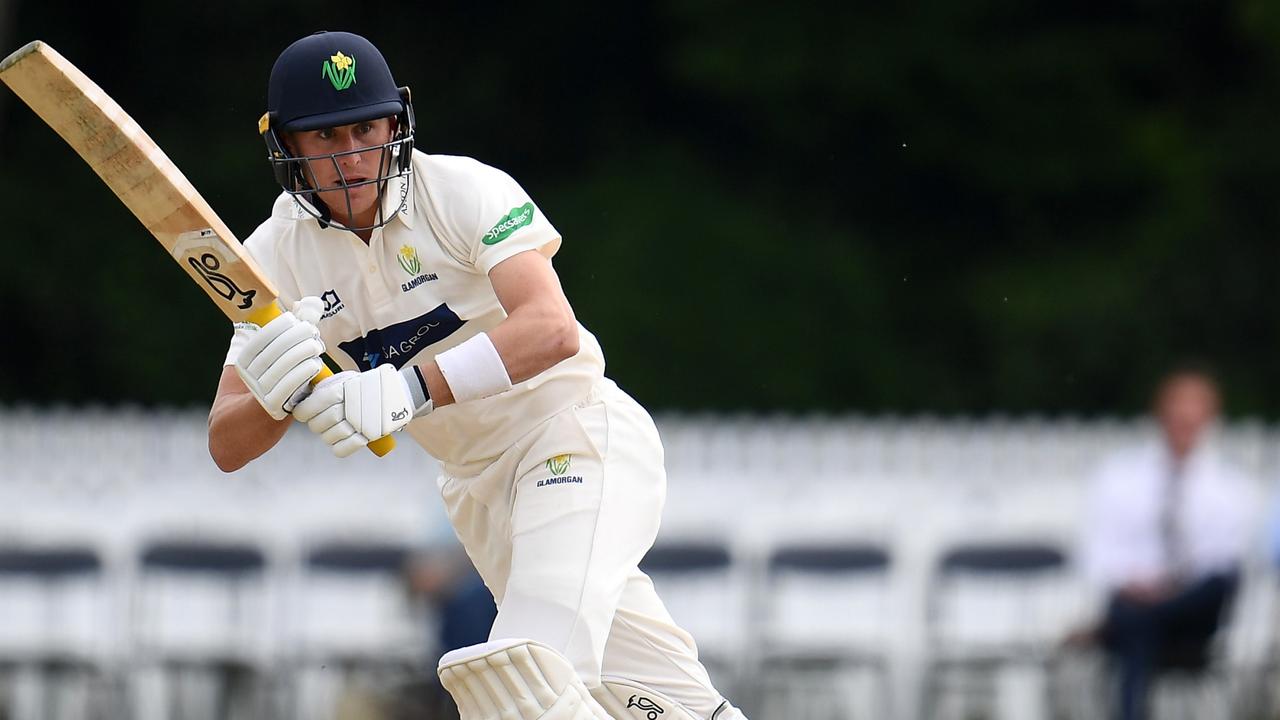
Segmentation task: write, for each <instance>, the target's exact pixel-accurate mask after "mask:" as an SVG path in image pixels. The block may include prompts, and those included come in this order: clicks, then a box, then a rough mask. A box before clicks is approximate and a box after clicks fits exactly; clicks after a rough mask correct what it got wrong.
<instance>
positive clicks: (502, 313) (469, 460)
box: [209, 32, 745, 720]
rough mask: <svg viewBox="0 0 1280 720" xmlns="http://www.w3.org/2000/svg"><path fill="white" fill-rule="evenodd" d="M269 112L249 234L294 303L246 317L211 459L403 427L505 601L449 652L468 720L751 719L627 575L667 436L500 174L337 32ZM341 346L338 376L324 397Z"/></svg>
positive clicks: (299, 52) (651, 515) (556, 241)
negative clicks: (267, 202)
mask: <svg viewBox="0 0 1280 720" xmlns="http://www.w3.org/2000/svg"><path fill="white" fill-rule="evenodd" d="M267 107H268V112H267V113H266V114H265V115H264V116H263V118H262V120H261V121H260V122H259V131H260V133H261V134H262V137H263V139H264V140H265V141H266V145H267V149H268V160H269V162H270V166H271V168H272V171H273V172H274V174H275V178H276V180H277V182H278V183H279V184H280V187H281V189H282V190H283V193H282V194H281V195H280V196H279V197H278V198H277V199H276V201H275V204H274V206H273V207H272V211H271V217H270V218H269V219H268V220H267V221H266V222H264V223H263V224H262V225H261V226H259V227H258V229H257V230H255V231H254V233H253V234H252V235H251V236H250V237H249V238H248V239H247V240H246V241H245V246H246V248H247V249H248V251H249V252H250V253H251V254H252V256H253V257H254V259H255V260H256V261H257V262H258V263H259V264H260V265H261V266H262V269H263V271H264V272H265V273H266V274H267V275H268V276H269V277H270V278H271V280H272V281H273V282H274V283H275V284H276V286H277V288H278V290H279V292H280V299H281V303H282V304H283V305H284V307H291V308H292V311H291V312H286V313H284V314H283V315H281V316H280V317H278V318H276V319H275V320H272V321H271V322H270V323H268V324H266V325H265V326H262V327H259V326H257V325H253V324H249V323H243V324H239V325H238V326H237V327H236V328H235V332H234V335H233V339H232V341H231V346H230V350H229V352H228V353H227V359H226V365H225V367H224V368H223V371H222V376H221V379H220V381H219V383H218V390H217V396H216V398H215V399H214V403H213V408H212V410H211V411H210V415H209V450H210V453H211V454H212V456H213V458H214V460H215V461H216V462H217V464H218V466H219V467H220V468H222V469H223V470H225V471H232V470H236V469H238V468H240V467H243V466H244V465H245V464H246V463H248V462H250V461H251V460H253V459H254V458H256V457H258V456H259V455H261V454H262V453H264V452H266V451H267V450H268V449H270V448H271V447H272V446H273V445H275V444H276V442H278V441H279V439H280V438H281V437H282V436H283V435H284V433H285V431H286V430H288V428H289V427H290V425H291V423H292V420H293V419H294V418H296V419H297V420H300V421H302V422H305V423H306V424H307V427H309V428H310V429H311V431H312V432H314V433H316V434H317V435H319V436H320V438H321V439H322V440H323V441H324V442H325V443H327V444H328V445H329V447H330V449H331V450H332V451H333V453H334V454H336V455H337V456H339V457H345V456H347V455H350V454H351V453H353V452H356V451H357V450H360V449H361V448H363V447H364V446H365V445H366V444H368V443H369V442H370V440H373V439H376V438H379V437H382V436H384V435H388V434H390V433H393V432H396V431H399V430H405V431H406V432H407V433H408V434H409V435H410V436H411V437H412V438H413V439H414V440H416V441H417V442H418V443H419V444H420V445H421V446H422V447H423V448H425V449H426V451H427V452H428V453H430V454H431V455H432V456H434V457H435V458H437V459H438V460H439V461H440V463H441V466H442V469H443V475H442V476H441V477H440V478H439V481H438V482H439V486H440V492H441V494H442V496H443V499H444V503H445V507H446V509H447V510H448V513H449V516H450V519H451V521H452V523H453V527H454V529H455V531H456V532H457V534H458V537H459V538H460V539H461V540H462V543H463V545H464V546H465V547H466V550H467V553H468V554H469V556H470V557H471V560H472V561H473V562H474V563H475V566H476V568H477V569H478V570H479V572H480V574H481V576H482V577H483V578H484V581H485V583H486V584H487V585H488V587H489V589H490V590H491V591H492V592H493V596H494V598H495V599H496V600H497V603H498V606H499V612H498V617H497V619H496V620H495V622H494V625H493V629H492V632H491V633H490V636H489V637H490V640H489V642H487V643H484V644H481V645H475V646H471V647H466V648H461V649H459V650H455V651H453V652H450V653H448V654H447V655H445V656H444V657H443V658H442V659H441V660H440V667H439V673H440V678H441V681H442V682H443V684H444V686H445V687H446V688H447V689H448V690H449V692H450V693H452V694H453V697H454V698H455V700H456V701H457V704H458V708H459V710H460V712H461V717H462V720H490V719H493V720H497V719H498V718H504V719H505V718H521V719H522V720H535V719H541V720H588V719H591V720H604V719H607V718H613V719H615V720H624V719H625V720H631V719H634V720H658V719H659V718H661V720H739V719H742V720H745V718H744V716H743V714H742V713H741V712H740V711H739V710H738V709H737V708H735V707H734V706H733V705H731V704H730V703H729V702H728V701H726V700H725V699H724V698H723V697H722V696H721V695H720V693H718V692H717V691H716V689H715V688H714V687H713V686H712V684H711V681H710V679H709V678H708V675H707V671H706V669H705V668H704V667H703V666H702V664H701V663H700V662H699V661H698V656H697V649H696V648H695V646H694V643H693V639H692V638H691V637H690V636H689V635H688V633H686V632H685V631H683V630H681V629H680V628H679V627H678V626H677V625H676V624H675V623H674V622H673V621H672V619H671V616H670V615H669V614H668V613H667V611H666V609H665V608H664V607H663V604H662V602H661V601H660V600H659V599H658V596H657V594H656V593H655V592H654V588H653V584H652V583H651V582H650V580H649V578H648V577H647V576H645V574H644V573H642V572H641V571H640V570H639V568H638V567H637V564H638V563H639V561H640V559H641V558H642V557H643V556H644V554H645V552H646V551H647V550H648V549H649V547H650V545H651V544H652V543H653V540H654V538H655V536H656V534H657V531H658V522H659V516H660V513H661V510H662V504H663V500H664V497H665V492H666V491H665V485H666V473H665V470H664V469H663V451H662V444H661V442H660V441H659V438H658V433H657V430H656V428H655V427H654V424H653V421H652V420H651V419H650V417H649V415H648V413H647V412H646V411H645V410H644V408H642V407H640V405H639V404H637V403H636V401H635V400H633V399H631V398H630V397H629V396H628V395H627V394H626V393H624V392H623V391H622V390H620V389H618V387H617V386H616V385H615V384H614V383H613V382H612V381H610V380H609V379H608V378H606V377H605V376H604V356H603V354H602V352H601V350H600V346H599V344H598V343H597V341H596V339H595V337H593V336H592V335H591V333H589V332H588V331H587V330H586V329H585V328H584V327H583V326H582V325H581V324H579V323H578V322H577V320H576V319H575V318H574V313H573V308H572V307H571V306H570V304H569V301H568V300H567V299H566V298H565V295H564V292H563V290H562V289H561V287H560V282H559V280H558V278H557V276H556V272H555V270H554V268H553V267H552V263H551V259H552V257H554V256H555V254H556V251H557V250H559V249H560V243H561V238H560V234H559V233H558V232H556V229H555V228H554V227H553V226H552V225H551V223H550V221H549V220H548V219H547V217H546V215H544V214H543V212H542V210H541V209H540V208H539V207H538V206H537V205H536V204H534V202H533V200H531V199H530V198H529V196H528V195H527V194H526V193H525V191H524V190H523V189H521V187H520V186H519V185H518V184H517V183H516V182H515V181H514V180H513V179H512V178H511V177H510V176H508V175H507V174H505V173H503V172H502V171H500V170H497V169H494V168H492V167H489V166H487V165H484V164H482V163H480V162H477V161H475V160H472V159H469V158H465V157H453V156H446V155H427V154H425V153H422V152H420V151H418V150H415V149H414V146H413V144H414V120H413V105H412V103H411V100H410V95H409V91H408V89H407V88H399V87H397V85H396V83H395V82H394V81H393V79H392V75H391V71H390V69H389V68H388V67H387V63H386V61H385V60H384V59H383V57H382V54H381V53H380V52H378V50H377V49H376V48H375V47H374V46H373V45H372V44H371V43H370V42H369V41H368V40H366V39H364V38H362V37H360V36H357V35H353V34H350V33H344V32H324V33H316V34H314V35H310V36H307V37H304V38H302V39H301V40H299V41H297V42H295V43H294V44H292V45H290V46H289V47H288V48H287V49H285V51H284V52H283V53H282V54H281V55H280V57H279V59H278V60H277V61H276V63H275V65H274V67H272V69H271V75H270V79H269V82H268V89H267ZM322 352H327V353H328V354H329V355H330V356H331V357H332V358H333V359H334V361H335V362H337V363H338V364H339V365H340V366H341V367H342V369H343V372H341V373H339V374H337V375H334V376H333V377H331V378H329V379H327V380H325V381H324V382H321V383H320V384H318V385H317V386H315V387H314V388H312V387H310V384H309V380H310V378H312V377H313V376H314V375H315V374H316V373H317V372H318V371H319V370H320V368H321V364H322V360H321V358H320V355H321V353H322Z"/></svg>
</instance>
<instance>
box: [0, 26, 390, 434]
mask: <svg viewBox="0 0 1280 720" xmlns="http://www.w3.org/2000/svg"><path fill="white" fill-rule="evenodd" d="M0 80H2V81H4V84H6V85H8V86H9V87H10V88H11V89H12V90H13V91H14V92H15V93H17V95H18V97H20V98H22V100H23V101H24V102H25V103H26V104H27V105H29V106H31V109H32V110H34V111H35V112H36V114H37V115H39V116H40V117H41V119H43V120H44V121H45V122H46V123H48V125H49V127H51V128H53V129H54V130H55V131H56V132H57V133H58V134H59V135H61V136H62V139H63V140H66V141H67V144H69V145H70V146H71V147H72V148H73V149H74V150H75V151H76V152H77V153H79V154H80V157H82V158H84V161H85V162H87V163H89V167H91V168H93V171H94V172H96V173H97V174H98V177H100V178H102V181H103V182H105V183H106V184H107V186H108V187H110V188H111V189H112V191H114V192H115V194H116V196H117V197H119V198H120V200H121V201H122V202H123V203H124V204H125V206H127V207H128V208H129V210H131V211H132V212H133V214H134V215H135V216H137V218H138V219H139V220H141V221H142V224H143V225H145V226H146V228H147V229H148V230H150V231H151V234H152V235H155V236H156V239H157V240H159V241H160V244H161V245H163V246H164V249H165V250H166V251H167V252H168V253H169V255H170V256H171V257H172V258H173V259H174V260H176V261H177V263H178V265H180V266H181V267H182V269H183V270H185V271H186V272H187V275H189V276H190V277H191V279H192V280H193V281H194V282H195V283H196V285H199V286H200V287H201V288H203V289H204V291H205V294H207V295H208V296H209V299H210V300H212V301H213V303H214V304H215V305H217V306H218V308H219V309H221V310H222V312H223V313H224V314H225V315H226V316H227V317H228V318H230V319H231V320H232V321H233V322H241V321H248V322H252V323H256V324H258V325H265V324H267V323H268V322H270V321H271V319H272V318H274V317H276V316H278V315H280V313H281V312H283V311H282V309H281V308H280V305H279V303H277V302H276V299H277V297H278V294H277V293H276V289H275V286H273V285H272V284H271V281H270V280H269V279H267V277H266V276H265V275H263V273H262V270H261V269H260V268H259V267H258V265H257V263H255V262H254V260H253V258H252V257H251V256H250V255H249V253H248V252H246V251H245V250H244V247H243V246H242V245H241V244H240V242H239V241H238V240H236V237H235V236H234V235H232V234H231V231H230V230H228V229H227V226H226V225H225V224H224V223H223V222H222V220H221V219H219V218H218V216H217V215H216V214H215V213H214V212H213V209H212V208H210V207H209V203H207V202H205V200H204V198H202V197H200V193H198V192H196V189H195V187H193V186H192V185H191V182H190V181H188V180H187V178H186V177H185V176H184V175H183V174H182V172H181V171H180V170H178V167H177V166H176V165H174V164H173V161H172V160H170V159H169V158H168V157H167V156H166V155H165V154H164V152H163V151H161V150H160V148H159V147H158V146H157V145H156V144H155V142H154V141H152V139H151V138H150V137H148V136H147V134H146V133H145V132H143V131H142V128H141V127H139V126H138V123H136V122H134V121H133V118H131V117H129V116H128V114H126V113H125V111H124V110H123V109H121V108H120V106H119V105H118V104H117V103H116V102H115V101H114V100H112V99H111V98H110V97H109V96H108V95H107V94H106V93H105V92H103V91H102V88H100V87H98V86H97V85H96V84H95V83H94V82H93V81H92V80H90V79H89V78H88V77H86V76H85V74H84V73H82V72H80V71H79V70H77V69H76V67H75V66H74V65H72V64H71V63H70V62H69V61H68V60H67V59H66V58H64V57H62V56H61V55H59V54H58V53H57V51H55V50H54V49H53V48H51V47H49V46H48V45H47V44H45V43H43V42H41V41H39V40H36V41H35V42H31V43H28V44H26V45H25V46H23V47H22V49H20V50H18V51H17V52H15V53H13V54H12V55H10V56H9V57H7V58H5V59H4V60H3V61H0ZM332 375H333V373H332V372H330V371H329V369H328V368H327V367H326V368H324V369H322V370H321V371H320V374H318V375H316V376H315V377H314V378H312V379H311V384H312V385H315V384H316V383H318V382H320V381H321V380H324V379H325V378H327V377H330V376H332ZM394 447H395V440H394V439H393V438H392V437H391V436H389V435H388V436H386V437H383V438H379V439H377V440H374V441H372V442H370V443H369V449H370V450H372V451H373V452H374V453H375V454H377V455H379V456H381V455H386V454H387V453H388V452H391V449H392V448H394Z"/></svg>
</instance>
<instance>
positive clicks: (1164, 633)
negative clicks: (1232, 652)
mask: <svg viewBox="0 0 1280 720" xmlns="http://www.w3.org/2000/svg"><path fill="white" fill-rule="evenodd" d="M1236 582H1237V577H1236V575H1234V574H1222V575H1211V576H1209V577H1206V578H1203V579H1200V580H1197V581H1194V582H1192V583H1190V584H1188V585H1186V586H1184V587H1183V588H1182V589H1181V590H1179V591H1178V592H1177V593H1176V594H1174V595H1173V596H1172V597H1170V598H1168V599H1167V600H1164V601H1161V602H1158V603H1155V604H1139V603H1135V602H1133V601H1131V600H1127V599H1125V598H1122V597H1120V596H1119V595H1118V594H1117V595H1114V596H1112V598H1111V602H1110V606H1109V607H1108V609H1107V618H1106V621H1105V623H1104V624H1103V627H1102V642H1103V646H1104V647H1105V648H1106V650H1107V652H1108V653H1109V654H1110V655H1111V657H1112V659H1113V660H1114V661H1115V663H1116V664H1117V665H1118V670H1119V673H1120V687H1119V691H1120V695H1119V710H1120V713H1119V717H1120V718H1121V720H1146V716H1147V700H1148V691H1149V689H1150V686H1151V679H1152V676H1153V675H1154V674H1155V673H1156V672H1158V671H1159V670H1160V669H1161V668H1162V667H1165V666H1169V665H1173V664H1181V665H1188V664H1189V665H1192V666H1196V665H1199V664H1201V663H1203V662H1204V660H1205V653H1206V652H1207V650H1208V645H1209V642H1210V641H1211V639H1212V638H1213V636H1214V634H1215V633H1216V632H1217V630H1218V626H1219V624H1220V622H1221V620H1222V611H1223V609H1224V608H1225V607H1226V605H1227V603H1228V602H1229V601H1230V600H1231V597H1232V596H1233V595H1234V593H1235V588H1236Z"/></svg>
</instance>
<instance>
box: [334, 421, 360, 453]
mask: <svg viewBox="0 0 1280 720" xmlns="http://www.w3.org/2000/svg"><path fill="white" fill-rule="evenodd" d="M343 424H344V425H345V424H347V423H343ZM348 427H350V425H348ZM368 444H369V438H367V437H365V436H363V435H361V434H360V433H355V434H353V435H348V436H347V437H345V438H343V439H342V440H339V441H338V442H336V443H334V444H332V445H330V446H329V449H331V450H333V454H334V455H337V456H338V457H340V458H344V457H347V456H348V455H351V454H353V453H355V452H356V451H357V450H359V449H360V448H362V447H364V446H366V445H368Z"/></svg>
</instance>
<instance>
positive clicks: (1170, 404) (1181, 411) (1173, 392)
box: [1156, 375, 1218, 457]
mask: <svg viewBox="0 0 1280 720" xmlns="http://www.w3.org/2000/svg"><path fill="white" fill-rule="evenodd" d="M1156 414H1157V416H1158V419H1159V421H1160V428H1161V430H1163V431H1164V436H1165V442H1167V443H1168V445H1169V449H1170V450H1171V451H1172V452H1173V454H1174V455H1175V456H1178V457H1185V456H1186V455H1187V454H1189V453H1190V452H1191V451H1192V450H1194V449H1195V446H1196V443H1197V442H1198V441H1199V439H1200V435H1201V433H1203V432H1204V430H1205V428H1207V427H1208V426H1209V424H1210V423H1212V422H1213V420H1214V418H1216V417H1217V415H1218V391H1217V389H1216V388H1214V386H1213V384H1212V383H1210V382H1208V381H1207V380H1205V379H1204V378H1201V377H1199V376H1196V375H1183V376H1180V377H1174V378H1172V379H1170V380H1169V381H1168V382H1167V383H1166V384H1165V386H1164V388H1163V389H1162V390H1161V391H1160V395H1159V397H1158V399H1157V404H1156Z"/></svg>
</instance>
